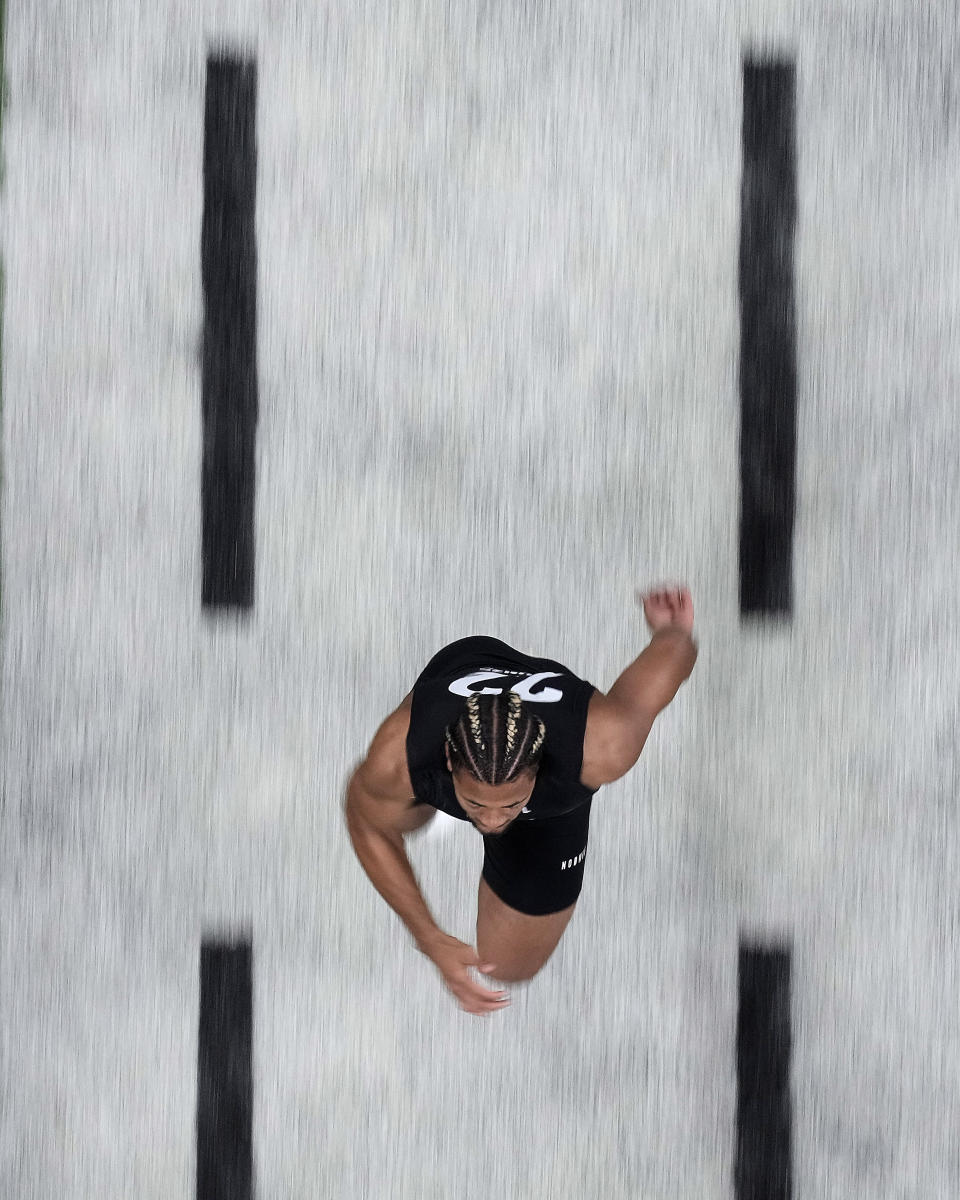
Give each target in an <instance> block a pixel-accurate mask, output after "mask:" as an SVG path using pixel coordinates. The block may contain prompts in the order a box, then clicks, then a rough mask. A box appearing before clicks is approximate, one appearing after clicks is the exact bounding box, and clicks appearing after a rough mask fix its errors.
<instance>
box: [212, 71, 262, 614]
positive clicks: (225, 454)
mask: <svg viewBox="0 0 960 1200" xmlns="http://www.w3.org/2000/svg"><path fill="white" fill-rule="evenodd" d="M256 109H257V74H256V64H255V63H253V62H241V61H236V60H234V59H230V58H218V57H214V56H213V55H211V56H210V57H209V58H208V59H207V90H206V105H205V114H204V144H203V228H202V234H201V260H202V269H203V304H204V312H203V385H202V386H203V468H202V482H201V490H202V500H201V506H202V526H203V532H202V540H203V550H202V559H203V584H202V597H201V603H202V604H203V605H204V606H227V605H232V606H236V607H243V608H250V607H251V606H252V605H253V594H254V593H253V587H254V516H255V509H254V483H255V480H254V466H255V458H254V452H255V444H256V428H257V247H256V219H255V218H256V182H257V147H256V115H257V114H256Z"/></svg>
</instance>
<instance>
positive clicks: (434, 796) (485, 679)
mask: <svg viewBox="0 0 960 1200" xmlns="http://www.w3.org/2000/svg"><path fill="white" fill-rule="evenodd" d="M501 691H514V692H516V693H517V695H518V696H519V697H520V699H521V700H523V701H524V703H525V704H529V705H530V706H531V708H532V709H533V711H534V712H535V713H536V714H537V716H538V717H539V718H540V719H541V720H542V721H543V723H544V725H545V727H546V730H547V734H546V737H545V739H544V743H543V756H542V758H541V760H540V767H539V770H538V772H537V780H536V784H535V786H534V789H533V795H532V796H531V797H530V799H529V800H528V801H527V804H526V805H525V807H524V809H523V811H522V812H521V813H520V815H519V816H518V817H517V820H518V821H533V820H536V819H538V818H539V819H541V820H542V819H543V818H545V817H559V816H561V815H562V814H563V813H567V812H570V811H572V810H573V809H575V808H579V807H580V805H582V804H585V803H586V802H587V801H588V800H589V799H590V797H591V796H593V795H594V792H592V791H591V790H590V789H589V788H586V787H584V786H583V784H582V783H581V782H580V771H581V769H582V767H583V737H584V734H585V732H586V728H587V707H588V705H589V703H590V697H591V696H592V695H593V693H594V692H595V691H596V688H594V686H593V684H592V683H588V682H587V681H586V680H584V679H579V678H578V677H577V676H576V675H574V674H573V672H572V671H569V670H568V669H567V668H566V667H565V666H563V665H562V664H561V663H558V662H554V661H553V659H550V658H533V657H531V656H530V655H528V654H521V653H520V651H519V650H514V649H513V648H512V647H511V646H508V645H507V644H506V642H501V641H499V640H498V639H497V638H493V637H481V636H478V637H467V638H461V639H460V641H458V642H452V643H451V644H450V645H449V646H445V647H444V648H443V649H442V650H440V651H439V652H438V653H437V654H435V655H434V656H433V658H431V660H430V661H429V662H428V663H427V665H426V666H425V667H424V669H423V670H422V671H421V672H420V675H419V676H418V677H417V681H416V683H415V684H414V685H413V696H412V699H411V708H410V728H409V731H408V733H407V769H408V770H409V772H410V782H411V783H412V784H413V790H414V796H415V803H416V804H429V805H432V807H433V808H438V809H440V811H441V812H445V813H449V814H450V816H452V817H459V819H460V820H461V821H467V820H469V817H468V816H467V814H466V813H465V812H464V811H463V809H462V808H461V807H460V804H459V802H458V801H457V797H456V793H455V792H454V790H453V782H452V780H451V777H450V771H449V770H448V768H447V758H446V741H445V738H444V730H445V729H446V727H447V726H448V725H455V724H456V722H457V721H458V720H459V719H460V716H461V715H462V713H463V710H464V706H465V704H466V700H467V697H468V696H469V695H470V694H471V693H472V692H478V693H479V694H480V695H484V694H488V695H489V694H491V693H495V692H501Z"/></svg>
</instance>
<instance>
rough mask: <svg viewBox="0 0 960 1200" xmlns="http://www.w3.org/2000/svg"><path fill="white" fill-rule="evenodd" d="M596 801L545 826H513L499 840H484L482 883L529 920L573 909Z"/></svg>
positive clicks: (531, 823) (486, 837)
mask: <svg viewBox="0 0 960 1200" xmlns="http://www.w3.org/2000/svg"><path fill="white" fill-rule="evenodd" d="M592 804H593V798H592V797H591V798H590V800H588V801H587V803H586V804H584V805H581V807H579V808H575V809H574V810H573V812H569V813H564V815H563V816H562V817H547V818H545V819H544V820H542V821H514V822H513V824H512V825H511V826H510V827H509V828H508V829H507V831H506V832H505V833H502V834H500V836H499V837H491V836H489V835H486V834H485V835H483V878H484V879H485V880H486V881H487V883H488V884H489V885H490V887H491V889H492V890H493V891H494V892H495V893H496V894H497V895H498V896H499V897H500V899H501V900H502V901H503V902H504V904H509V906H510V907H511V908H515V909H517V911H518V912H522V913H528V914H529V915H530V916H538V917H542V916H546V915H547V914H548V913H555V912H559V911H560V910H561V909H563V908H569V907H570V905H571V904H573V903H575V902H576V899H577V897H578V896H579V895H580V889H581V887H582V886H583V871H584V865H585V862H584V860H585V858H586V853H587V829H588V827H589V825H590V808H591V806H592Z"/></svg>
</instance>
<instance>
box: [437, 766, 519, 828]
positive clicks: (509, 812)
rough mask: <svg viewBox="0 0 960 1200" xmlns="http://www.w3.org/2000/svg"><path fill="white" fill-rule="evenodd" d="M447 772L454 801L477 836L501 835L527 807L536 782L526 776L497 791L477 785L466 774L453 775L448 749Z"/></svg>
mask: <svg viewBox="0 0 960 1200" xmlns="http://www.w3.org/2000/svg"><path fill="white" fill-rule="evenodd" d="M447 769H448V770H449V771H450V776H451V778H452V780H453V790H454V793H455V794H456V797H457V801H458V803H459V804H460V807H461V808H462V809H463V811H464V812H465V813H466V814H467V816H468V817H469V818H470V821H471V822H472V824H473V826H474V827H475V828H476V829H479V830H480V832H481V833H485V834H492V835H494V836H495V835H496V834H499V833H503V832H504V830H505V829H506V828H507V827H508V826H510V825H512V824H513V822H514V821H515V820H516V819H517V817H519V816H520V813H521V811H522V810H523V806H524V805H525V804H527V803H529V800H530V797H531V796H532V795H533V789H534V785H535V784H536V781H537V777H536V774H531V773H530V772H526V773H525V774H523V775H521V777H520V778H519V779H516V780H514V782H513V783H502V784H500V785H499V786H498V787H493V786H491V785H490V784H488V783H479V782H478V781H477V780H476V779H474V778H473V776H472V775H470V774H468V773H467V772H466V771H458V772H454V771H453V769H452V767H451V766H450V751H449V749H448V750H447Z"/></svg>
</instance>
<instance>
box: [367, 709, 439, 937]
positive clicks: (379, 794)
mask: <svg viewBox="0 0 960 1200" xmlns="http://www.w3.org/2000/svg"><path fill="white" fill-rule="evenodd" d="M384 725H386V722H385V723H384ZM396 755H397V739H396V737H392V736H390V735H389V734H386V732H385V729H384V726H381V728H380V730H378V732H377V735H376V736H375V737H374V739H373V743H372V744H371V746H370V750H369V752H368V754H367V757H366V759H365V760H364V761H363V762H362V763H361V764H360V765H359V766H358V767H357V769H356V771H355V772H354V774H353V777H352V779H351V780H350V783H349V785H348V787H347V800H346V805H345V812H346V817H347V829H348V831H349V833H350V840H351V841H352V843H353V848H354V850H355V851H356V855H357V858H358V859H359V860H360V863H361V865H362V867H363V869H364V870H365V871H366V873H367V875H369V877H370V882H371V883H372V884H373V886H374V887H375V888H376V889H377V891H378V892H379V893H380V895H381V896H382V897H383V898H384V900H386V902H387V903H388V904H389V905H390V907H391V908H392V909H393V911H394V912H395V913H396V914H397V916H398V917H399V918H400V920H401V921H403V923H404V925H406V927H407V928H408V929H409V930H410V932H411V933H412V934H413V940H414V942H415V943H416V946H417V949H418V950H420V951H422V952H423V953H424V954H427V955H428V956H429V954H430V950H431V948H432V944H433V943H434V942H435V941H436V940H437V939H438V938H439V939H442V938H444V937H445V936H446V935H445V934H444V933H443V931H442V930H441V929H440V927H439V926H438V925H437V923H436V921H434V919H433V916H432V915H431V913H430V910H429V909H428V908H427V904H426V901H425V900H424V898H423V895H422V893H421V891H420V888H419V886H418V884H417V880H416V876H415V875H414V873H413V868H412V867H411V865H410V860H409V859H408V858H407V853H406V850H405V849H404V845H403V837H404V833H405V832H409V829H410V809H411V805H412V804H413V797H412V796H405V795H403V794H402V792H401V791H398V787H399V786H400V779H399V772H398V771H397V766H396Z"/></svg>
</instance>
